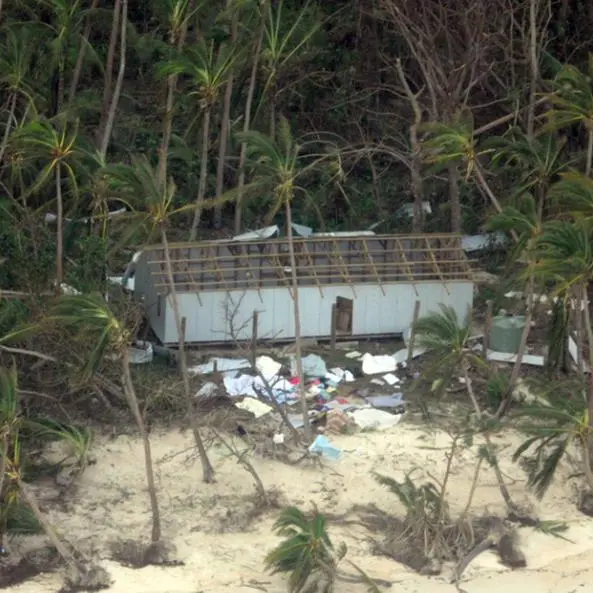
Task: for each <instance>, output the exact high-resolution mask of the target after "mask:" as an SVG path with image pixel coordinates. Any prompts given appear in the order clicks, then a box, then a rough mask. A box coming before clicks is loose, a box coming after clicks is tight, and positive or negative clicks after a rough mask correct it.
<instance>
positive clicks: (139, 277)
mask: <svg viewBox="0 0 593 593" xmlns="http://www.w3.org/2000/svg"><path fill="white" fill-rule="evenodd" d="M145 258H146V255H145V254H144V253H143V254H142V255H141V256H140V259H139V260H138V261H137V262H136V266H135V270H134V298H135V299H136V300H138V301H139V302H141V303H142V306H143V307H144V311H145V313H146V316H147V317H148V319H149V321H150V325H151V327H152V329H153V331H154V333H155V334H156V335H157V337H158V338H159V340H161V341H162V342H164V337H166V332H165V320H166V318H167V308H169V307H170V304H168V303H167V302H166V300H165V297H164V296H159V295H158V294H157V292H156V290H155V288H154V281H153V279H152V275H151V273H150V269H149V267H148V266H147V265H146V261H145ZM173 327H175V320H173ZM175 333H177V332H175ZM175 342H177V337H175Z"/></svg>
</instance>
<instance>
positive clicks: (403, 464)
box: [11, 420, 593, 593]
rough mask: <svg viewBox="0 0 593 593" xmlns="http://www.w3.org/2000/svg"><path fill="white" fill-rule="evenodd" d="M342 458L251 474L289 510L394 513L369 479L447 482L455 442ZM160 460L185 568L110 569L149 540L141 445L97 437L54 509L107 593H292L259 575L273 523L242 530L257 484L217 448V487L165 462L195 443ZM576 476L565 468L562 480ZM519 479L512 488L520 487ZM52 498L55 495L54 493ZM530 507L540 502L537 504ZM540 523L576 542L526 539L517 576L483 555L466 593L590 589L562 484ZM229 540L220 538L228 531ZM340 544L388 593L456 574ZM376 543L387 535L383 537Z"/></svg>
mask: <svg viewBox="0 0 593 593" xmlns="http://www.w3.org/2000/svg"><path fill="white" fill-rule="evenodd" d="M505 439H506V442H505V443H502V441H501V440H500V439H498V442H499V444H506V445H508V447H507V448H505V449H504V450H503V451H502V452H501V467H502V469H503V471H504V472H505V474H506V475H508V476H509V478H510V480H509V482H510V487H511V491H512V492H513V494H514V495H515V498H516V501H517V502H521V503H524V502H526V498H527V496H528V495H527V494H526V491H525V474H524V472H523V471H522V470H521V469H520V468H519V467H518V466H517V465H515V464H513V463H512V461H511V460H510V457H511V455H512V452H513V451H514V448H515V447H516V445H517V442H519V441H518V439H517V436H516V435H511V436H506V437H505ZM332 441H333V442H334V443H335V444H336V445H338V446H340V447H342V448H343V449H344V455H343V458H342V459H341V460H340V461H338V462H334V463H328V464H327V465H326V467H325V468H324V469H318V468H313V467H292V466H287V465H284V464H281V463H279V462H275V461H271V460H261V459H256V460H255V461H254V465H255V467H256V468H257V470H258V471H259V473H260V476H261V478H262V480H263V482H264V484H265V485H266V487H267V488H271V487H275V488H278V489H279V490H281V491H282V493H283V494H284V498H285V501H286V502H288V503H292V504H295V505H297V506H300V507H301V508H310V504H311V503H313V502H314V503H316V504H317V505H318V507H319V508H320V510H322V511H323V510H325V511H327V512H331V513H344V512H346V511H348V510H349V509H350V508H351V507H352V506H353V505H355V504H365V503H370V502H373V503H376V504H377V505H379V506H380V507H381V508H383V509H385V510H390V511H392V512H394V513H397V512H401V508H400V507H399V504H398V502H397V500H396V498H395V496H394V495H393V494H391V493H390V492H389V491H388V490H387V489H386V488H384V487H382V486H380V485H379V484H377V482H376V481H375V480H374V479H373V477H372V476H371V472H372V471H378V472H380V473H384V474H387V475H390V476H393V477H396V478H401V477H402V476H403V475H404V473H405V472H407V471H408V470H410V469H411V468H413V467H415V466H418V467H421V468H422V469H423V470H424V471H428V472H431V473H432V474H433V475H436V476H440V475H442V472H443V470H444V466H445V453H446V450H447V445H448V443H449V437H448V436H447V435H446V434H444V433H436V434H431V435H428V434H427V433H426V431H424V430H421V429H420V428H418V427H416V426H412V425H410V424H409V423H407V422H406V421H405V420H404V421H403V422H402V423H401V424H400V425H398V426H396V427H394V428H392V429H390V430H389V431H387V432H375V433H361V434H358V435H355V436H341V437H335V438H333V439H332ZM152 444H153V455H154V459H155V460H156V461H157V473H158V485H159V489H160V504H161V515H162V522H163V530H164V535H165V538H167V539H169V540H170V541H172V542H174V544H175V545H176V546H177V558H178V559H179V560H182V561H183V562H185V565H184V566H179V567H147V568H144V569H141V570H132V569H128V568H124V567H122V566H120V565H118V564H117V563H115V562H112V561H110V560H108V559H107V558H108V557H109V552H108V543H109V542H110V541H111V540H113V539H114V538H118V537H119V538H133V539H140V538H144V539H148V537H149V535H150V513H149V504H148V499H147V496H146V489H145V475H144V466H143V456H142V448H141V446H140V443H139V441H138V440H137V439H133V438H129V437H119V438H117V439H115V440H107V439H99V440H98V441H97V443H96V444H95V447H94V454H95V455H96V457H97V460H98V462H97V463H96V464H95V465H92V466H90V467H89V468H87V469H86V471H85V473H84V474H83V475H82V476H81V477H80V478H79V482H78V484H79V485H78V488H77V491H76V492H75V493H74V494H73V496H72V500H71V501H69V502H68V503H67V506H66V508H62V509H60V510H58V508H57V507H56V505H55V504H50V503H48V502H47V496H49V494H50V493H49V489H48V490H47V491H42V492H41V493H40V497H41V498H42V500H43V498H44V495H45V497H46V502H45V508H46V509H48V511H49V515H50V518H51V520H52V521H53V522H54V524H55V525H57V526H58V527H59V529H60V532H61V533H62V534H63V535H65V536H67V537H68V538H69V539H70V540H71V541H72V542H75V543H76V544H78V545H79V546H82V548H83V549H85V550H89V549H90V548H92V549H94V550H95V551H96V552H95V554H96V556H98V557H100V558H102V559H103V560H102V561H101V564H102V565H103V566H104V567H105V568H107V569H108V570H109V572H110V573H111V576H112V577H113V579H114V584H113V586H112V587H111V588H110V589H109V590H108V591H109V592H113V593H198V592H201V591H203V592H204V593H223V592H224V593H226V592H228V591H231V592H233V593H235V592H236V593H241V592H245V593H247V592H250V593H254V592H255V591H267V592H268V593H285V591H286V586H285V584H284V582H283V577H282V576H274V577H270V576H269V575H267V574H266V573H265V572H264V570H263V566H262V560H263V557H264V555H265V554H266V552H267V551H268V550H269V549H270V548H271V547H272V546H273V545H274V544H275V542H276V540H275V538H274V536H273V535H271V525H272V523H273V521H274V517H275V514H270V515H268V516H266V517H264V518H260V519H256V520H255V522H254V523H253V524H252V525H250V526H249V527H248V528H247V531H241V529H242V527H241V526H242V518H244V514H245V513H244V512H242V509H244V508H245V500H244V497H245V496H246V495H250V494H251V493H252V492H253V485H252V480H251V477H250V476H249V475H248V474H247V473H245V471H244V470H243V469H242V468H241V467H240V466H239V465H237V463H236V461H235V460H234V459H233V458H229V457H228V456H227V455H226V454H225V453H224V450H223V449H221V448H215V449H214V450H213V451H212V460H213V463H214V465H215V469H216V471H217V483H216V484H214V485H205V484H203V483H202V481H201V471H200V466H199V462H198V461H197V460H195V459H192V460H189V461H188V460H187V453H186V454H182V455H178V456H176V457H174V458H173V459H168V460H167V457H170V456H171V455H172V454H175V453H176V452H179V451H183V450H184V449H186V448H188V447H190V446H191V444H192V443H191V438H190V435H189V434H188V433H185V434H182V433H179V432H169V433H160V434H154V435H153V437H152ZM474 459H475V457H474V453H473V452H471V451H464V452H463V453H462V454H461V456H460V458H459V459H458V460H457V462H456V464H455V466H454V475H453V477H452V480H451V488H450V502H451V505H452V506H453V509H454V510H457V509H460V508H461V507H463V505H464V504H465V501H466V497H467V493H468V490H469V485H470V482H471V477H472V473H473V468H474ZM567 475H568V468H566V472H565V476H567ZM515 480H516V481H515ZM54 494H55V493H54ZM531 503H534V501H533V500H532V499H531ZM485 511H488V512H490V513H499V512H500V514H501V515H502V514H504V505H503V504H502V501H501V499H500V494H499V491H498V488H497V486H496V482H495V479H494V476H493V474H492V472H491V471H490V470H485V471H484V472H483V473H482V477H481V480H480V484H479V487H478V490H477V493H476V498H475V504H474V512H475V513H476V514H481V513H483V512H485ZM537 512H538V514H539V516H540V518H542V519H554V520H564V521H568V522H569V523H570V530H569V531H568V532H567V533H566V534H565V535H566V536H567V537H568V538H570V539H571V540H572V541H573V542H574V543H569V542H566V541H564V540H562V539H559V538H555V537H551V536H546V535H543V534H541V533H536V532H533V531H530V530H528V529H522V530H521V534H522V543H523V549H524V551H525V553H526V556H527V562H528V568H527V569H523V570H517V571H511V570H509V569H507V568H505V567H503V566H502V565H500V563H499V561H498V558H497V556H496V555H495V554H494V553H491V552H487V553H485V554H482V555H481V556H480V557H478V558H477V559H476V560H475V561H474V562H473V563H472V565H471V566H470V567H469V568H468V570H467V571H466V573H465V574H464V578H463V581H462V583H461V586H462V587H463V589H464V590H465V591H467V592H468V593H495V591H496V592H497V593H498V592H499V591H500V590H501V588H502V590H504V591H505V593H525V591H526V590H527V588H529V590H531V591H534V592H537V593H572V592H574V591H577V590H578V591H583V592H586V591H593V529H592V527H593V520H590V519H588V518H587V517H585V516H583V515H581V514H580V513H578V511H577V510H576V509H575V505H574V497H573V495H572V493H571V489H570V486H568V485H567V483H566V481H565V480H558V483H557V484H554V485H553V486H552V488H551V490H550V492H549V494H548V496H547V497H546V499H545V500H544V502H543V503H538V504H537ZM221 526H222V527H223V528H225V532H222V533H220V527H221ZM330 530H331V533H332V534H333V538H334V541H336V542H338V541H345V542H346V543H347V545H348V548H349V557H350V558H351V559H352V560H354V561H356V562H357V563H358V564H359V565H360V566H361V567H363V568H364V569H365V570H366V571H367V572H368V573H369V574H371V575H372V576H375V577H378V578H382V579H385V580H389V581H393V582H394V586H393V587H392V589H391V591H394V592H395V591H398V592H402V591H403V592H406V593H449V592H451V593H452V592H454V591H456V590H457V589H456V588H455V587H454V586H453V585H451V584H449V582H448V580H449V577H450V574H451V567H445V571H444V572H443V575H442V576H441V577H437V578H427V577H423V576H420V575H417V574H415V573H413V572H411V571H409V570H408V569H406V568H405V567H404V566H402V565H400V564H398V563H396V562H394V561H392V560H389V559H387V558H381V557H376V556H373V555H372V554H371V553H370V544H369V541H368V540H369V537H370V534H369V533H368V532H366V531H365V530H364V529H363V528H362V527H359V526H347V527H344V526H334V527H332V526H331V524H330ZM379 537H380V536H379ZM60 584H61V578H60V575H49V576H44V577H42V578H39V579H36V580H34V581H29V582H26V583H23V584H21V585H20V586H17V587H14V588H12V589H11V591H12V592H13V593H17V592H18V593H49V592H52V593H53V592H54V591H57V590H58V589H59V587H60ZM336 591H337V593H358V592H360V593H362V592H363V591H365V587H364V586H363V585H352V584H338V586H337V588H336Z"/></svg>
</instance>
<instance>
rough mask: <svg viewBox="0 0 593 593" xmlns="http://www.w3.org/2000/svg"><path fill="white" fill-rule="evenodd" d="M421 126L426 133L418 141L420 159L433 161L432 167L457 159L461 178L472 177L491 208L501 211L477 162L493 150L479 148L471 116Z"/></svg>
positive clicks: (442, 165) (447, 163) (446, 164)
mask: <svg viewBox="0 0 593 593" xmlns="http://www.w3.org/2000/svg"><path fill="white" fill-rule="evenodd" d="M421 130H422V131H423V132H425V133H426V136H425V138H424V139H423V141H422V149H423V151H424V161H425V162H426V163H427V164H430V165H433V168H434V169H436V170H439V169H441V168H443V167H445V166H448V165H450V164H452V163H453V164H455V163H461V164H462V165H463V166H464V167H465V181H468V180H469V179H472V178H473V179H475V181H476V184H477V185H478V187H479V188H480V189H481V190H482V191H483V192H484V194H486V196H487V197H488V199H489V200H490V202H491V203H492V205H493V206H494V208H495V210H496V211H497V212H501V211H502V206H501V205H500V202H499V201H498V198H497V197H496V195H495V194H494V192H493V191H492V188H491V187H490V185H489V184H488V181H487V180H486V177H485V175H484V171H483V169H482V165H481V164H480V157H482V156H484V155H486V154H489V153H492V152H494V149H491V148H484V149H480V148H479V146H478V144H477V141H476V138H475V136H474V128H473V121H472V120H471V118H467V117H459V118H458V119H457V121H454V122H452V123H449V124H441V123H430V124H423V125H421Z"/></svg>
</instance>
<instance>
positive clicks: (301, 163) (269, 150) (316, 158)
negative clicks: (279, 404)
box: [230, 118, 334, 439]
mask: <svg viewBox="0 0 593 593" xmlns="http://www.w3.org/2000/svg"><path fill="white" fill-rule="evenodd" d="M237 137H238V139H239V140H240V141H241V142H245V143H246V144H247V156H248V160H249V162H250V163H251V165H252V172H253V180H252V182H251V183H250V184H249V185H248V186H247V187H246V188H245V190H246V193H253V192H254V191H257V192H259V193H260V194H265V193H266V192H268V193H271V194H272V201H271V208H270V212H269V215H268V219H269V220H272V219H273V218H274V216H276V214H277V213H278V212H280V211H282V210H284V214H285V220H286V234H287V239H288V254H289V260H290V272H291V284H292V287H291V288H292V289H291V292H292V301H293V312H294V326H295V348H296V371H297V376H298V378H299V386H300V387H299V389H300V400H301V407H302V413H303V422H304V432H305V438H306V439H309V438H310V436H311V426H310V423H309V411H308V406H307V400H306V394H305V391H304V387H303V366H302V346H301V314H300V303H299V290H298V277H297V267H296V257H295V251H294V241H293V239H294V237H293V230H292V203H293V201H294V199H295V198H296V196H297V195H299V194H300V195H303V196H304V197H305V198H309V196H308V194H307V192H306V190H305V189H304V188H303V187H302V186H301V180H302V179H303V178H304V177H305V176H306V175H308V174H309V173H311V172H312V171H313V170H315V169H319V168H320V166H321V165H322V163H324V162H325V161H327V160H329V159H330V158H332V155H333V154H334V153H333V152H332V151H331V150H328V151H326V152H325V153H324V154H311V153H309V152H307V150H306V149H307V148H308V147H310V143H303V144H299V143H298V142H297V141H296V140H295V139H294V137H293V135H292V131H291V129H290V124H289V123H288V121H287V120H286V119H285V118H280V120H279V123H278V133H277V134H276V136H275V137H270V136H266V135H265V134H261V133H260V132H253V131H251V132H242V133H239V134H237ZM230 195H234V194H233V193H232V192H231V193H230Z"/></svg>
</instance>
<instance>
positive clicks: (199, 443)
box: [161, 229, 214, 484]
mask: <svg viewBox="0 0 593 593" xmlns="http://www.w3.org/2000/svg"><path fill="white" fill-rule="evenodd" d="M161 242H162V244H163V251H164V253H165V266H166V272H167V282H168V283H169V293H170V296H171V305H172V307H173V317H174V318H175V326H176V328H177V335H178V336H179V367H180V370H181V377H182V379H183V390H184V393H185V398H186V404H187V415H188V420H189V423H190V426H191V430H192V433H193V435H194V441H195V443H196V447H197V449H198V453H199V455H200V461H201V462H202V472H203V476H204V482H206V483H207V484H211V483H212V482H214V468H213V467H212V464H211V463H210V459H209V458H208V453H207V451H206V447H205V446H204V441H203V440H202V436H201V435H200V429H199V427H198V422H197V420H196V414H195V411H194V404H193V400H192V393H191V385H190V383H189V373H188V372H187V360H186V358H185V336H184V335H183V327H182V323H181V313H180V311H179V301H178V300H177V290H176V289H175V279H174V278H173V266H172V265H171V253H170V251H169V241H168V238H167V232H166V231H165V230H164V229H161Z"/></svg>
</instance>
